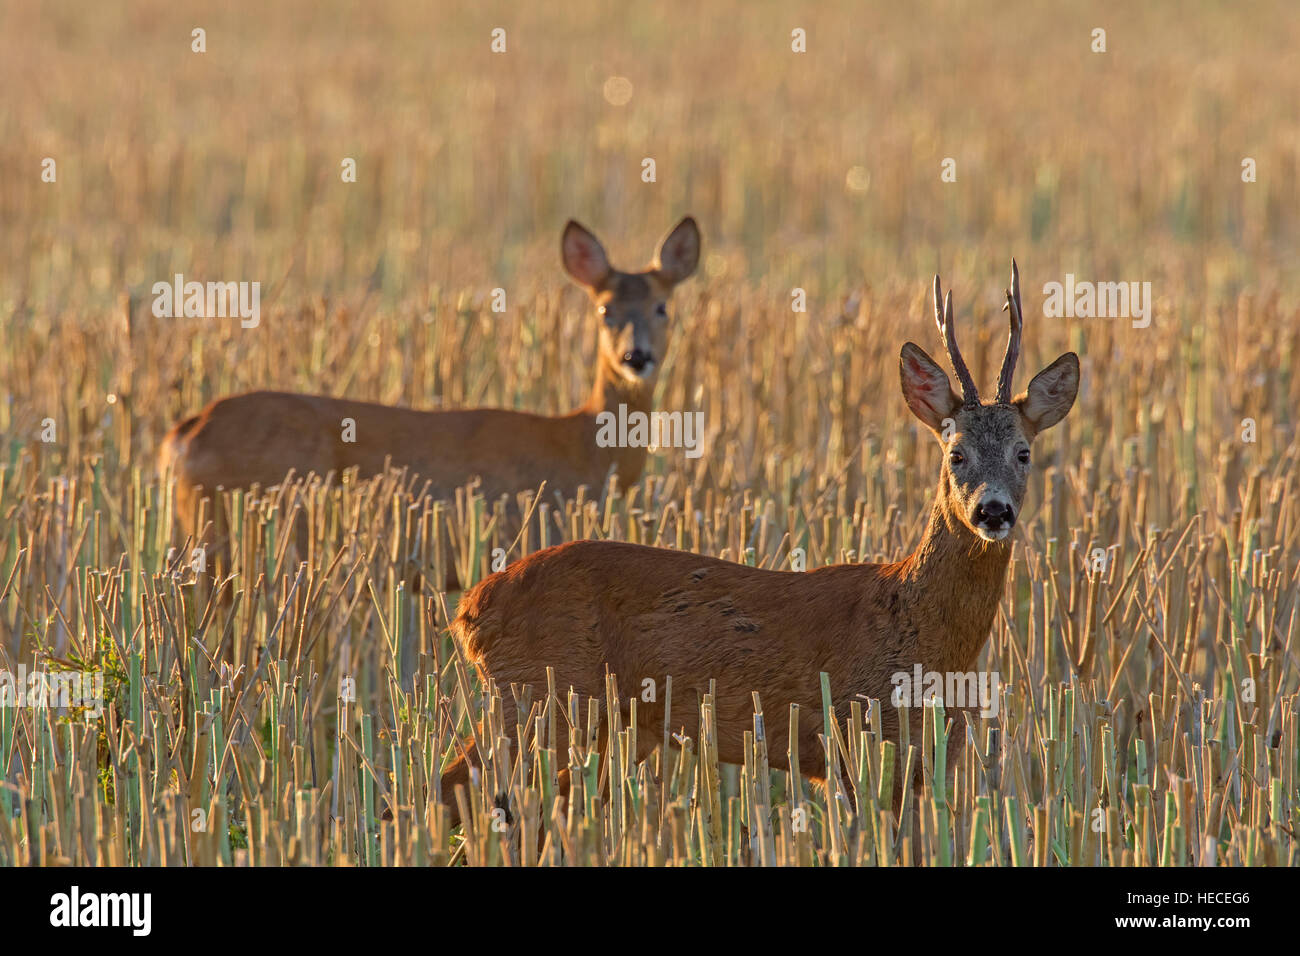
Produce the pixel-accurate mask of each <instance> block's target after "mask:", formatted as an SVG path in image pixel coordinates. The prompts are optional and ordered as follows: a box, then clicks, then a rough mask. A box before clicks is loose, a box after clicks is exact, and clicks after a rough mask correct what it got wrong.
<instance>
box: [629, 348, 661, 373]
mask: <svg viewBox="0 0 1300 956" xmlns="http://www.w3.org/2000/svg"><path fill="white" fill-rule="evenodd" d="M653 361H654V356H653V355H651V354H650V353H649V352H643V351H642V350H641V349H633V350H632V351H630V352H626V353H624V355H623V364H624V365H626V366H627V367H628V368H630V369H632V371H634V372H640V371H641V370H642V369H644V368H645V367H646V366H647V365H649V364H650V363H651V362H653Z"/></svg>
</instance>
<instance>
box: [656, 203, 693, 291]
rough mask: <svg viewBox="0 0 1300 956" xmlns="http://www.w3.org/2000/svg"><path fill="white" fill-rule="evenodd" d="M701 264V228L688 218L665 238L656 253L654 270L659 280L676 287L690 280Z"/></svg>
mask: <svg viewBox="0 0 1300 956" xmlns="http://www.w3.org/2000/svg"><path fill="white" fill-rule="evenodd" d="M699 264H700V227H699V226H697V225H696V224H695V220H694V219H693V218H692V217H690V216H687V217H686V218H685V219H683V220H682V221H681V222H679V223H678V224H677V225H676V226H674V227H673V231H672V232H670V233H668V235H666V236H664V239H663V241H662V242H661V243H659V251H658V252H656V253H655V261H654V269H655V272H657V273H658V274H659V278H661V279H663V280H664V281H665V282H668V283H670V284H671V285H676V284H677V283H679V282H681V281H682V280H683V279H686V278H689V277H690V275H691V273H692V272H694V271H695V267H696V266H697V265H699Z"/></svg>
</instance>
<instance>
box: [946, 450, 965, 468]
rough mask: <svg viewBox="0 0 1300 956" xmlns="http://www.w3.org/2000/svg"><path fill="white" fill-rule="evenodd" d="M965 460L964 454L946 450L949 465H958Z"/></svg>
mask: <svg viewBox="0 0 1300 956" xmlns="http://www.w3.org/2000/svg"><path fill="white" fill-rule="evenodd" d="M965 460H966V456H965V455H963V454H962V453H961V452H959V451H950V452H948V463H949V464H950V465H960V464H961V463H962V462H964V461H965Z"/></svg>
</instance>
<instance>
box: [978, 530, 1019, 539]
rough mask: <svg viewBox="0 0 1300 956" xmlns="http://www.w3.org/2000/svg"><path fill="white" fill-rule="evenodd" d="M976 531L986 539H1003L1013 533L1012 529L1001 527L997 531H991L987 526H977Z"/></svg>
mask: <svg viewBox="0 0 1300 956" xmlns="http://www.w3.org/2000/svg"><path fill="white" fill-rule="evenodd" d="M975 533H976V534H977V535H979V536H980V537H981V538H983V539H984V540H985V541H1001V540H1002V539H1003V538H1005V537H1006V536H1007V535H1009V534H1010V533H1011V529H1010V528H999V529H998V530H997V531H989V530H988V529H987V528H976V529H975Z"/></svg>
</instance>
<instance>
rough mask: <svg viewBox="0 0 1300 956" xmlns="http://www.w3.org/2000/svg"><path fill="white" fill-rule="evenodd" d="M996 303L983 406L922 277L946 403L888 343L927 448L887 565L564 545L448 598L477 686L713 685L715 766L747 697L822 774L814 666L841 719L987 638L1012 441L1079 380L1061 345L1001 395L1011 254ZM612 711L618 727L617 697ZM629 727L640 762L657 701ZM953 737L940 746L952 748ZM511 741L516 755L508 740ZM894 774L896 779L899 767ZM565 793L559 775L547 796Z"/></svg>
mask: <svg viewBox="0 0 1300 956" xmlns="http://www.w3.org/2000/svg"><path fill="white" fill-rule="evenodd" d="M1006 295H1007V303H1006V308H1007V309H1009V311H1010V324H1011V331H1010V337H1009V341H1008V344H1007V350H1006V356H1005V359H1004V361H1003V364H1002V371H1001V374H1000V375H999V377H998V384H997V395H996V397H995V399H994V400H993V401H991V402H982V401H981V400H980V398H979V394H978V392H977V390H976V387H975V382H974V381H973V379H972V378H971V375H970V372H969V371H968V370H967V368H966V364H965V362H964V361H963V360H962V357H961V353H960V352H959V351H958V348H957V340H956V337H955V335H954V325H953V311H952V293H951V292H949V293H948V297H947V300H946V301H945V302H943V303H942V304H941V302H940V286H939V278H938V276H936V277H935V280H934V309H935V321H936V322H937V324H938V326H939V331H940V333H941V334H942V336H943V340H944V344H945V346H946V349H947V352H948V358H949V360H950V361H951V363H952V366H953V369H954V370H955V371H956V373H957V379H958V381H959V382H960V385H961V396H960V397H958V396H957V395H956V394H955V393H954V392H953V391H952V388H951V386H950V385H949V382H948V376H947V375H946V374H945V373H944V371H943V370H942V369H941V368H940V367H939V366H938V365H937V364H936V363H935V362H934V361H933V360H932V359H931V358H930V357H929V356H928V355H927V354H926V353H925V351H924V350H922V349H921V348H920V347H919V346H917V345H914V344H912V343H911V342H908V343H907V344H905V345H904V346H903V349H902V354H901V357H900V362H899V372H900V375H901V379H902V390H903V397H904V399H905V400H906V402H907V406H908V408H910V409H911V410H912V412H913V413H914V414H915V415H916V416H917V418H919V419H920V420H921V421H922V422H923V423H924V424H925V425H926V427H928V428H929V429H930V430H931V431H932V432H934V434H935V437H937V438H938V439H939V441H940V443H941V444H942V446H943V449H944V460H943V466H942V468H941V470H940V472H939V482H938V488H937V491H936V495H935V501H934V506H933V509H932V510H931V513H930V519H929V524H928V525H927V527H926V529H925V532H924V534H923V536H922V539H921V542H920V544H919V545H918V546H917V548H916V550H915V551H914V552H913V553H912V554H911V555H910V556H909V557H907V558H906V559H905V560H903V561H900V562H897V563H894V564H845V565H836V566H833V567H823V568H819V569H817V570H814V571H809V572H790V571H773V570H763V569H758V568H753V567H748V566H745V565H740V564H733V563H731V562H728V561H723V560H720V559H717V558H711V557H703V556H701V555H698V554H691V553H689V552H684V551H671V550H664V549H659V548H651V547H646V546H642V545H635V544H626V543H621V542H613V541H575V542H570V543H568V544H562V545H559V546H556V547H552V548H547V549H544V550H542V551H538V552H535V553H534V554H532V555H529V556H528V557H527V558H524V559H522V560H520V561H517V562H516V563H514V564H512V565H510V566H508V567H507V568H506V569H505V570H503V571H500V572H499V573H497V574H493V575H492V576H490V577H488V578H486V579H485V580H483V581H482V582H481V583H480V584H478V585H477V586H476V587H474V588H473V589H471V590H470V591H469V592H468V593H466V594H465V596H464V597H463V598H462V600H461V602H460V608H459V613H458V615H457V617H456V619H455V621H454V622H453V624H452V630H453V633H454V636H455V638H456V640H457V642H458V644H459V646H460V647H461V648H462V649H463V651H464V653H465V655H466V656H467V657H468V658H469V659H470V660H471V661H473V662H474V664H475V666H476V667H477V668H478V670H479V672H480V674H481V675H482V676H483V677H484V678H485V679H486V678H492V679H494V680H495V681H496V683H497V685H498V686H499V687H501V688H503V689H505V688H508V687H509V685H511V684H519V685H523V684H532V685H533V687H534V688H544V687H545V686H546V680H547V675H546V667H547V666H548V665H550V666H552V667H554V668H555V678H556V686H557V687H558V688H561V689H563V688H565V687H572V688H573V689H575V690H576V691H577V692H578V693H580V694H582V695H584V696H592V697H596V698H597V699H600V698H602V697H603V695H604V691H605V674H606V669H607V668H608V671H609V672H611V673H613V674H615V675H617V677H618V678H620V680H622V681H625V682H630V683H631V685H632V686H635V687H640V686H641V682H642V681H643V680H645V679H646V678H651V679H653V680H654V681H655V682H656V686H658V687H663V686H664V683H663V682H664V678H665V677H666V676H670V675H671V677H672V679H673V686H674V688H682V689H684V690H686V693H687V698H688V700H689V696H690V693H691V691H692V690H694V691H695V692H696V693H697V694H702V693H705V692H706V691H707V689H708V687H709V680H710V678H714V679H716V681H717V696H716V698H715V706H716V715H717V747H718V756H719V758H720V759H721V760H723V761H726V762H729V763H740V762H742V761H743V739H744V732H745V731H746V730H748V729H751V728H752V706H751V699H750V692H752V691H758V692H759V694H760V695H761V700H762V702H763V704H764V705H765V706H766V707H767V708H778V711H777V712H779V709H781V708H785V707H787V706H788V705H789V704H791V703H797V704H799V706H800V711H799V713H800V720H801V722H800V725H799V730H798V734H799V740H798V745H799V748H798V749H799V762H800V770H801V771H802V772H803V774H804V775H806V776H807V777H809V778H811V779H813V780H817V781H821V780H823V779H824V777H825V770H824V763H823V757H822V755H823V749H822V747H821V746H820V745H819V743H818V734H819V733H820V732H821V731H822V698H821V688H820V681H819V676H818V675H819V672H821V671H826V672H827V673H829V675H830V681H831V689H832V692H833V699H832V703H833V704H835V705H836V707H837V708H839V709H840V712H841V713H843V712H846V711H847V709H848V707H847V705H848V704H849V702H851V701H853V700H854V699H855V698H856V697H858V696H859V695H865V696H870V697H875V698H878V699H880V700H882V701H883V700H886V699H888V698H889V697H890V692H891V690H892V685H891V675H893V674H896V673H898V672H900V671H902V672H908V673H910V672H912V671H913V667H914V665H916V664H920V665H921V667H922V669H923V670H924V671H934V672H941V673H953V672H963V673H964V672H966V671H969V670H971V669H972V667H973V665H974V664H975V661H976V658H977V657H978V655H979V653H980V651H981V649H982V648H983V647H984V645H985V643H986V642H987V640H988V635H989V630H990V628H991V626H992V624H993V619H994V615H995V613H996V610H997V607H998V603H999V600H1000V599H1001V596H1002V591H1003V582H1004V579H1005V573H1006V568H1007V563H1008V559H1009V558H1010V555H1011V542H1010V541H1009V540H1007V536H1008V534H1009V532H1010V531H1011V528H1012V527H1013V526H1014V525H1015V523H1016V517H1017V515H1018V514H1019V510H1020V503H1021V499H1022V498H1023V496H1024V493H1025V486H1026V481H1027V479H1028V475H1029V447H1030V445H1031V444H1032V442H1033V440H1034V438H1035V436H1037V435H1038V433H1039V432H1041V431H1043V430H1044V429H1046V428H1049V427H1051V426H1052V425H1055V424H1056V423H1057V422H1059V421H1060V420H1061V419H1062V418H1063V417H1064V416H1065V414H1066V413H1067V412H1068V411H1069V410H1070V408H1071V406H1072V405H1073V404H1074V398H1075V394H1076V392H1077V390H1078V384H1079V362H1078V357H1077V356H1076V355H1075V354H1074V353H1073V352H1070V353H1066V354H1065V355H1062V356H1061V357H1060V358H1058V359H1057V360H1056V361H1054V362H1053V363H1052V364H1051V365H1049V366H1048V367H1047V368H1046V369H1044V370H1043V371H1041V372H1039V373H1038V374H1037V375H1036V376H1034V379H1033V381H1031V382H1030V383H1029V388H1028V389H1027V391H1025V392H1024V393H1023V394H1021V395H1019V396H1018V397H1016V398H1012V393H1011V384H1012V375H1013V373H1014V371H1015V366H1016V360H1017V357H1018V356H1019V352H1020V332H1021V309H1020V282H1019V275H1018V272H1017V270H1016V266H1015V263H1014V261H1013V262H1012V266H1011V288H1010V289H1008V290H1007V293H1006ZM949 419H951V421H948V422H947V428H946V429H945V421H946V420H949ZM626 686H627V684H626V683H625V684H624V687H626ZM502 696H503V698H504V700H503V704H504V715H503V717H504V719H503V722H502V723H501V724H500V726H502V727H504V728H507V729H510V731H511V732H512V733H513V728H514V727H515V725H516V715H515V702H514V700H513V695H512V694H510V693H508V692H507V693H503V695H502ZM959 703H960V702H959ZM623 709H624V717H625V719H626V718H627V716H628V715H627V708H626V704H625V705H624V708H623ZM882 710H883V711H884V713H883V715H882V716H883V721H882V723H883V728H884V731H885V733H886V734H887V735H888V736H890V737H892V738H893V739H897V738H898V732H899V726H898V723H899V715H898V713H897V711H896V710H894V709H893V708H891V707H889V706H885V707H883V708H882ZM769 712H771V711H770V710H769ZM679 713H680V714H681V718H680V721H678V719H677V715H678V714H679ZM673 719H674V725H675V726H679V727H683V728H684V729H685V732H686V733H687V734H689V735H691V736H693V737H698V732H699V728H698V713H697V712H696V711H695V710H693V709H692V708H691V706H690V705H689V703H688V704H687V705H686V706H684V707H682V708H681V709H680V710H677V709H674V711H673ZM637 720H638V723H639V724H641V726H639V727H638V735H637V740H638V741H639V749H640V750H641V752H640V753H638V754H637V755H636V759H638V760H641V759H644V758H645V757H646V756H648V754H649V753H650V752H651V751H652V750H653V749H654V748H655V746H656V743H657V741H658V739H659V733H658V732H657V729H658V727H659V726H660V723H661V722H662V720H663V713H662V705H659V706H656V705H654V704H651V705H649V706H645V705H641V704H638V707H637ZM921 721H922V712H921V709H920V708H915V709H913V710H912V711H911V712H910V726H911V733H912V739H919V738H920V732H921ZM557 723H558V725H559V726H561V727H562V725H563V724H564V723H565V721H564V720H563V719H561V720H560V721H558V722H557ZM787 725H788V721H785V720H772V721H769V722H768V724H767V734H768V753H769V757H770V760H771V764H772V765H773V766H774V767H780V768H786V767H787V766H788V759H787V746H788V727H787ZM559 737H560V739H559V740H557V741H555V742H554V744H555V746H556V747H557V752H558V753H559V754H561V755H563V754H565V753H567V747H568V737H567V731H565V730H561V731H560V732H559ZM604 739H605V738H604V736H603V735H602V737H601V740H602V742H603V741H604ZM962 739H964V737H963V735H962V734H960V733H955V734H953V736H952V741H953V744H954V745H957V744H959V743H960V741H961V740H962ZM481 741H482V733H481V732H480V734H479V735H478V738H477V739H476V740H475V741H473V742H472V743H471V744H470V746H469V747H468V748H467V751H466V753H464V754H462V755H461V756H459V757H457V758H456V759H455V760H454V761H453V763H452V764H451V765H450V766H449V767H448V768H447V770H446V772H445V773H444V775H443V776H442V778H441V783H442V797H443V800H444V801H445V802H447V803H449V804H451V805H452V811H451V815H452V818H453V820H459V813H458V811H457V810H456V808H455V804H454V790H453V788H454V786H455V785H457V784H462V783H464V782H465V781H466V780H467V779H468V776H469V768H470V765H472V764H478V763H481V760H480V758H479V756H478V748H479V746H480V745H481ZM642 745H644V746H642ZM489 746H490V744H489ZM512 749H513V751H514V752H516V753H517V752H519V751H518V744H517V742H516V744H515V746H514V747H513V748H512ZM954 756H955V754H954ZM467 758H468V761H467ZM561 762H563V757H561ZM954 765H955V760H953V761H950V762H949V767H952V766H954ZM896 781H898V782H899V783H900V784H901V775H900V776H896ZM567 788H568V779H567V773H565V774H562V779H561V791H562V792H567ZM898 789H899V788H896V791H895V801H897V800H898V799H899V792H898ZM497 799H498V801H499V800H500V799H501V795H497Z"/></svg>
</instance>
